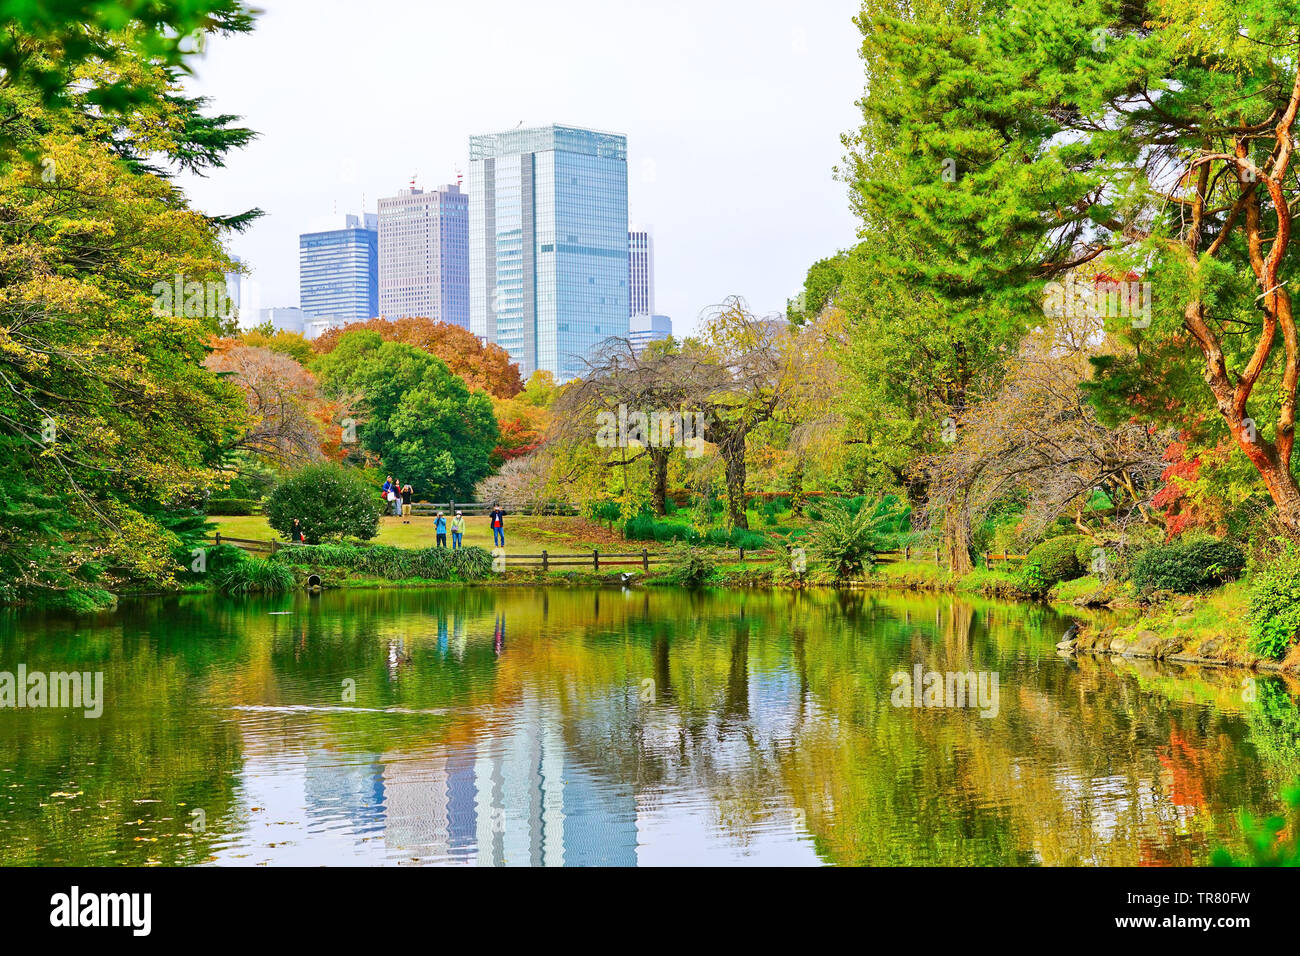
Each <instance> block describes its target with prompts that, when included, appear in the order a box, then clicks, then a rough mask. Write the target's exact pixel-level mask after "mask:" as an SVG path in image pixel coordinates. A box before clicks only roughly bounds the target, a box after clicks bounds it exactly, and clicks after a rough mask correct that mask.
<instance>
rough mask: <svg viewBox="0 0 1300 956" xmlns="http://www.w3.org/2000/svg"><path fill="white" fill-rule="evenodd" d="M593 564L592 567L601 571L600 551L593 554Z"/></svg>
mask: <svg viewBox="0 0 1300 956" xmlns="http://www.w3.org/2000/svg"><path fill="white" fill-rule="evenodd" d="M591 563H592V566H593V567H594V568H595V569H596V570H597V571H599V570H600V551H599V550H597V551H593V552H591Z"/></svg>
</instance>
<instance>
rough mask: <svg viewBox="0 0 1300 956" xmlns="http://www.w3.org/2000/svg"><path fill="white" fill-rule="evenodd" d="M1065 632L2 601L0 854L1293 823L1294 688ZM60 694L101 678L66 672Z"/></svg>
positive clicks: (1008, 854)
mask: <svg viewBox="0 0 1300 956" xmlns="http://www.w3.org/2000/svg"><path fill="white" fill-rule="evenodd" d="M1068 624H1069V621H1068V619H1066V618H1065V617H1062V616H1059V615H1058V614H1057V613H1055V612H1054V611H1052V610H1050V609H1049V608H1047V607H1044V606H1038V605H1015V604H1003V603H996V602H985V601H978V600H969V599H965V598H954V597H949V596H913V595H899V594H889V593H879V592H864V591H852V592H835V591H829V590H825V591H811V592H806V593H795V592H786V591H763V590H753V591H726V592H722V591H717V592H702V593H697V594H690V593H684V592H680V591H669V590H658V589H649V590H625V591H619V590H616V589H605V590H596V589H549V590H542V589H511V588H479V589H428V590H405V591H403V590H390V591H347V592H343V591H335V592H327V593H325V594H319V595H309V594H294V595H289V596H284V597H278V598H260V599H259V598H249V599H230V598H221V597H215V596H208V595H195V596H181V597H171V598H156V599H139V600H135V601H131V602H124V603H123V605H122V607H121V608H120V609H119V610H118V611H117V612H115V613H112V614H105V615H99V616H91V617H80V618H76V617H69V616H55V615H41V614H35V613H19V612H12V611H11V612H3V613H0V698H3V695H4V693H5V687H6V684H5V683H4V675H5V674H8V675H9V681H8V685H7V687H8V692H9V696H8V697H7V698H4V700H3V702H4V704H5V706H4V707H3V709H0V862H3V863H5V864H11V865H12V864H39V865H60V864H68V865H72V864H78V865H101V864H118V865H121V864H132V865H146V864H169V865H170V864H182V865H190V864H230V865H265V864H271V865H276V864H299V865H321V864H326V865H365V864H391V865H411V866H414V865H420V864H466V865H591V864H612V865H654V864H673V863H686V864H780V865H825V864H841V865H843V864H874V865H916V864H947V865H985V864H989V865H1022V864H1030V865H1032V864H1048V865H1168V864H1201V863H1205V862H1206V861H1207V860H1208V859H1209V856H1210V854H1211V853H1212V851H1213V850H1214V848H1215V847H1217V846H1220V845H1224V844H1226V845H1228V846H1230V847H1233V848H1237V847H1239V845H1240V840H1241V837H1240V823H1239V820H1238V816H1239V811H1240V810H1242V809H1245V810H1248V811H1250V812H1252V813H1254V814H1256V815H1260V814H1268V813H1273V812H1276V811H1277V809H1278V806H1279V803H1278V794H1279V792H1280V790H1281V788H1282V787H1283V786H1284V785H1285V784H1286V783H1289V782H1290V781H1292V780H1294V779H1295V778H1296V777H1297V776H1300V743H1298V742H1297V730H1298V729H1300V717H1298V716H1297V702H1296V697H1295V692H1296V687H1295V686H1294V685H1293V684H1288V683H1287V682H1286V681H1284V680H1283V679H1282V678H1278V677H1267V676H1263V675H1253V676H1252V675H1249V674H1245V673H1244V672H1235V671H1227V670H1213V669H1204V670H1198V669H1194V668H1184V669H1180V668H1176V667H1172V666H1158V665H1155V664H1153V663H1150V662H1147V663H1141V662H1124V661H1110V660H1106V659H1093V658H1084V659H1080V660H1077V661H1076V660H1072V659H1069V658H1063V657H1061V656H1058V654H1057V653H1056V649H1055V644H1056V642H1057V641H1058V640H1059V639H1060V636H1061V634H1062V632H1063V631H1064V630H1065V629H1066V628H1067V626H1068ZM74 672H75V673H77V674H79V675H81V678H79V679H78V680H79V682H80V681H81V680H82V679H83V678H84V687H81V688H76V687H74V686H73V685H71V684H70V683H69V680H68V679H66V678H64V679H62V681H61V679H60V678H59V677H57V675H60V674H63V675H68V674H71V673H74ZM97 675H98V676H97ZM930 675H937V676H936V677H934V678H932V677H931V676H930ZM954 675H955V676H954ZM918 678H919V681H918V680H917V679H918ZM98 680H102V685H101V686H100V691H99V693H98V694H96V693H95V691H94V688H95V687H96V682H97V681H98ZM60 681H61V682H60ZM38 684H40V685H44V686H45V688H46V692H45V693H43V694H40V695H38V694H36V693H35V691H34V690H33V688H34V687H35V686H36V685H38ZM914 685H915V686H914ZM24 687H26V688H27V695H26V697H25V698H24V697H23V695H22V691H23V688H24ZM56 687H59V688H60V690H59V692H56ZM78 689H79V690H81V691H82V692H83V699H81V700H80V701H76V700H73V699H72V693H73V692H74V691H75V690H78ZM18 703H24V704H26V705H27V706H23V707H19V706H17V704H18ZM71 704H79V707H73V706H70V705H71ZM96 711H98V714H96Z"/></svg>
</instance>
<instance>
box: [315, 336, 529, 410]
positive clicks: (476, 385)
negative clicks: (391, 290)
mask: <svg viewBox="0 0 1300 956" xmlns="http://www.w3.org/2000/svg"><path fill="white" fill-rule="evenodd" d="M361 329H367V330H369V331H372V332H378V333H379V335H380V337H381V338H383V339H384V341H386V342H405V343H406V344H407V345H413V346H415V347H416V348H417V349H422V350H423V351H425V352H428V353H429V354H430V355H433V356H435V357H437V358H440V359H442V361H443V362H445V363H446V364H447V367H448V368H449V369H451V372H452V374H453V375H456V376H459V377H460V378H461V379H463V380H464V382H465V384H466V385H468V386H469V387H470V388H471V389H482V390H483V391H485V392H487V393H488V394H489V395H491V396H492V397H493V398H498V399H504V398H513V397H514V396H515V395H518V394H519V393H520V392H522V391H523V390H524V383H523V380H522V379H521V378H520V377H519V366H518V365H516V364H515V363H513V362H511V361H510V353H508V352H507V351H506V350H505V349H503V348H502V347H501V346H499V345H496V344H494V343H488V344H486V345H485V344H483V343H482V342H480V341H479V338H478V336H476V335H475V334H474V333H473V332H470V331H469V330H468V329H462V328H461V327H460V326H459V325H451V324H450V323H447V322H434V321H433V320H432V319H419V318H412V319H370V320H368V321H366V322H351V323H349V324H347V325H345V326H343V327H342V328H339V329H330V330H329V331H328V332H324V333H322V334H321V336H320V337H319V338H317V339H316V340H315V341H314V342H313V343H312V348H313V349H314V350H315V352H316V354H317V355H326V354H328V353H329V352H332V351H334V348H335V347H336V346H337V345H338V342H339V339H340V338H341V337H342V336H344V335H346V334H347V333H348V332H356V331H358V330H361Z"/></svg>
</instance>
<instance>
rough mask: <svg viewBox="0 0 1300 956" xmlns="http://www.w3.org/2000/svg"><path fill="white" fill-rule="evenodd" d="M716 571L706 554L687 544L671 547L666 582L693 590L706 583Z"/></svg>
mask: <svg viewBox="0 0 1300 956" xmlns="http://www.w3.org/2000/svg"><path fill="white" fill-rule="evenodd" d="M716 570H717V568H716V567H715V565H714V564H713V561H712V559H711V558H710V557H709V554H708V552H706V551H701V550H700V549H699V548H694V547H691V546H690V545H689V544H677V545H674V546H673V549H672V554H671V568H670V570H669V572H668V580H669V581H672V582H673V583H674V584H680V585H681V586H682V587H685V588H691V589H692V590H694V589H695V588H698V587H702V586H704V585H705V584H706V583H708V581H709V579H710V578H712V577H713V575H714V572H715V571H716Z"/></svg>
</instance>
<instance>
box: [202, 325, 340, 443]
mask: <svg viewBox="0 0 1300 956" xmlns="http://www.w3.org/2000/svg"><path fill="white" fill-rule="evenodd" d="M204 365H206V366H207V368H209V369H211V370H212V371H213V372H216V373H217V374H219V375H222V376H224V377H226V378H228V379H229V380H230V381H231V382H233V383H234V384H236V385H238V386H239V389H240V391H242V392H243V393H244V399H245V401H246V403H247V405H248V423H247V425H246V426H245V427H244V429H242V433H241V434H240V435H239V437H238V438H237V439H236V440H235V441H234V442H233V443H232V444H231V445H230V446H229V450H231V451H240V452H246V453H248V454H252V455H256V456H258V457H260V458H263V459H266V460H268V461H270V462H273V463H275V464H277V465H280V466H282V467H291V466H295V465H303V464H306V463H308V462H311V461H316V460H318V459H319V458H321V457H322V452H321V439H322V437H323V432H324V428H323V426H322V423H321V421H320V416H319V415H318V413H317V409H318V407H319V406H320V405H321V404H322V402H323V399H322V396H321V394H320V389H319V388H318V387H317V385H316V376H314V375H312V373H311V372H309V371H307V369H305V368H303V367H302V366H301V365H299V364H298V363H297V362H295V361H294V360H293V359H292V358H290V357H288V356H287V355H285V354H283V353H280V352H274V351H272V350H271V349H268V348H259V347H255V346H249V345H244V344H241V343H240V342H238V341H233V342H232V341H230V340H222V341H220V342H218V343H217V345H216V347H215V348H214V350H213V352H212V354H211V355H209V356H208V357H207V359H206V360H205V361H204Z"/></svg>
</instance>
